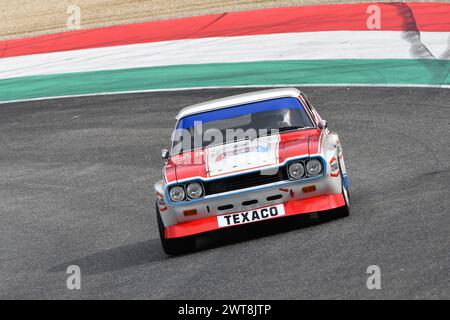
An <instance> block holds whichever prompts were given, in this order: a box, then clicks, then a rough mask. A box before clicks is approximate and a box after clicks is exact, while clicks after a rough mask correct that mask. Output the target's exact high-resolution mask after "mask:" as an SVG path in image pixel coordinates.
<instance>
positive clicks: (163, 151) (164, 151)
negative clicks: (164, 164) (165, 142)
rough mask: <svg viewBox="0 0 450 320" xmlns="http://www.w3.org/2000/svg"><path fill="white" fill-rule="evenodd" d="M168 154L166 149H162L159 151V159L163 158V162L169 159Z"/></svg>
mask: <svg viewBox="0 0 450 320" xmlns="http://www.w3.org/2000/svg"><path fill="white" fill-rule="evenodd" d="M169 157H170V154H169V150H167V149H162V150H161V158H163V159H164V160H167V159H169Z"/></svg>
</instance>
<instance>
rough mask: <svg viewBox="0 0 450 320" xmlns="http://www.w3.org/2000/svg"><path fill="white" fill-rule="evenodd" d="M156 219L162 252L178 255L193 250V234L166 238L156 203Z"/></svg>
mask: <svg viewBox="0 0 450 320" xmlns="http://www.w3.org/2000/svg"><path fill="white" fill-rule="evenodd" d="M156 219H157V220H158V229H159V238H160V239H161V245H162V248H163V250H164V252H165V253H166V254H168V255H179V254H183V253H189V252H191V251H193V250H195V236H190V237H182V238H173V239H166V238H165V235H164V224H163V222H162V219H161V213H160V212H159V209H158V205H156Z"/></svg>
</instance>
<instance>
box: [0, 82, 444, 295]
mask: <svg viewBox="0 0 450 320" xmlns="http://www.w3.org/2000/svg"><path fill="white" fill-rule="evenodd" d="M300 89H303V90H304V92H305V93H306V94H307V95H308V96H309V97H310V99H311V101H312V102H313V104H314V105H315V107H316V108H317V109H318V111H319V112H320V113H321V115H322V116H323V117H324V118H325V119H327V120H328V123H329V127H330V128H331V129H332V130H335V131H337V132H338V133H339V134H340V136H341V140H342V143H343V147H344V152H345V156H346V165H347V168H348V172H349V181H350V187H351V196H352V198H351V200H352V208H351V210H352V212H351V215H350V217H348V218H345V219H340V220H334V221H330V222H327V223H318V222H317V220H316V219H314V217H303V218H302V217H300V218H296V219H285V220H278V221H272V222H268V223H259V224H253V225H251V226H247V227H244V228H242V227H239V228H235V229H233V230H227V231H226V232H223V233H215V234H213V235H212V236H211V237H210V238H202V239H200V241H199V250H198V251H197V252H194V253H192V254H188V255H183V256H177V257H168V256H166V255H165V254H164V253H163V251H162V249H161V247H160V243H159V238H158V232H157V225H156V219H155V211H154V196H153V191H152V189H153V183H154V182H155V181H156V180H157V179H160V177H161V168H162V161H161V160H160V158H159V154H160V149H161V148H163V147H167V146H168V145H169V139H170V133H171V128H172V127H173V125H174V119H173V118H174V116H175V114H176V112H177V111H178V110H179V109H180V108H182V107H185V106H187V105H189V104H192V103H196V102H201V101H205V100H208V99H213V98H218V97H223V96H227V95H230V94H235V93H240V92H247V91H252V90H248V89H245V90H244V89H239V90H236V89H234V90H232V89H229V90H205V91H185V92H169V93H147V94H129V95H112V96H98V97H82V98H68V99H57V100H45V101H36V102H23V103H13V104H4V105H0V219H1V222H0V248H1V251H0V253H1V254H0V298H2V299H27V298H31V299H80V298H83V299H85V298H94V299H110V298H112V299H119V298H120V299H136V298H145V299H147V298H149V299H173V298H182V299H184V298H186V299H241V298H242V299H313V298H318V299H327V298H330V299H344V298H357V299H359V298H363V299H366V298H367V299H397V298H398V299H406V298H424V299H437V298H441V299H442V298H446V299H449V298H450V260H449V248H450V238H449V234H450V232H449V231H450V212H449V211H450V210H449V208H450V192H449V191H450V171H449V157H450V151H449V141H450V132H449V128H450V90H448V89H430V88H427V89H426V88H420V89H417V88H403V89H399V88H325V87H323V88H320V87H319V88H300ZM69 265H78V266H80V268H81V273H82V282H81V289H80V290H68V289H67V288H66V278H67V277H68V275H67V274H66V273H65V271H66V268H67V267H68V266H69ZM370 265H377V266H379V267H380V269H381V289H380V290H369V289H368V288H367V287H366V280H367V277H368V276H369V274H367V273H366V271H367V268H368V266H370Z"/></svg>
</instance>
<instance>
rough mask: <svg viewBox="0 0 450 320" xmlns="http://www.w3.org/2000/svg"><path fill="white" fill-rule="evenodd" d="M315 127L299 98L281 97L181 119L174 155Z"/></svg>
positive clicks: (176, 135) (177, 130) (174, 143)
mask: <svg viewBox="0 0 450 320" xmlns="http://www.w3.org/2000/svg"><path fill="white" fill-rule="evenodd" d="M310 127H313V124H312V122H311V119H310V118H309V116H308V114H307V113H306V111H305V109H304V107H303V106H302V104H301V102H300V101H299V100H298V99H296V98H279V99H272V100H266V101H260V102H254V103H250V104H244V105H240V106H235V107H230V108H224V109H218V110H212V111H208V112H203V113H198V114H193V115H190V116H186V117H184V118H182V119H180V120H179V121H178V123H177V127H176V129H175V132H174V135H173V144H172V145H173V147H172V154H178V153H181V152H186V151H190V150H193V149H197V148H205V147H211V146H215V145H220V144H226V143H230V142H234V141H238V140H242V139H253V138H258V137H261V136H266V135H271V134H274V133H278V132H285V131H289V130H297V129H301V128H310Z"/></svg>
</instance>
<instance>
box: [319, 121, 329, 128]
mask: <svg viewBox="0 0 450 320" xmlns="http://www.w3.org/2000/svg"><path fill="white" fill-rule="evenodd" d="M317 127H318V128H319V129H320V130H323V129H326V128H328V123H327V121H326V120H320V121H319V123H318V124H317Z"/></svg>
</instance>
